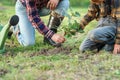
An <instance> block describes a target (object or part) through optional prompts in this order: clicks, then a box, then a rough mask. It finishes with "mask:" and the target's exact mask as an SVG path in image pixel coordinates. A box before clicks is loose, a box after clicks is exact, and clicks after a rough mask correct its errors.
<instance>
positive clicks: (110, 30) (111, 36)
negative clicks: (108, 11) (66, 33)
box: [79, 18, 116, 52]
mask: <svg viewBox="0 0 120 80" xmlns="http://www.w3.org/2000/svg"><path fill="white" fill-rule="evenodd" d="M115 35H116V23H115V22H114V21H112V20H111V19H109V18H102V19H101V20H100V21H99V24H98V26H97V28H95V29H93V30H91V31H90V32H89V33H88V35H87V37H86V38H85V40H84V41H83V42H82V43H81V45H80V48H79V49H80V51H81V52H84V51H86V50H95V49H97V48H98V47H99V46H100V45H103V44H105V45H106V44H108V45H113V44H114V42H115Z"/></svg>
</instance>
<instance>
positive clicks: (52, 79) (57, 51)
mask: <svg viewBox="0 0 120 80" xmlns="http://www.w3.org/2000/svg"><path fill="white" fill-rule="evenodd" d="M7 1H9V0H2V1H1V0H0V23H1V24H3V25H5V24H6V23H7V21H8V20H9V18H10V16H12V15H14V13H15V11H14V6H11V4H13V3H8V2H7ZM71 1H72V0H71ZM76 1H80V0H76ZM72 10H74V11H73V12H76V11H77V12H79V13H80V15H81V16H80V17H79V18H78V17H72V21H73V23H74V20H77V21H78V22H79V19H80V18H82V16H83V15H84V14H85V13H86V11H87V8H83V7H82V8H81V7H79V8H78V7H75V8H74V7H72ZM69 14H71V12H70V10H69ZM47 18H48V16H47V17H44V18H42V19H43V21H47ZM72 21H71V22H72ZM45 23H47V22H45ZM95 25H96V23H95V21H93V22H92V23H90V24H89V25H88V26H87V27H86V29H85V32H84V33H77V34H76V35H72V36H71V37H67V36H66V42H65V43H64V44H63V46H62V47H61V48H54V47H52V46H49V45H44V44H43V42H42V41H43V36H42V35H40V34H39V33H38V32H36V44H35V45H34V46H29V47H22V46H20V45H19V43H18V42H17V40H16V38H15V36H12V39H10V40H7V41H6V45H5V47H6V52H5V53H4V54H0V80H119V79H120V64H119V63H120V60H119V55H113V54H110V53H108V52H105V51H104V50H103V51H100V52H99V53H95V52H90V51H88V52H86V53H84V54H82V53H80V52H79V49H78V48H79V45H80V43H81V42H82V40H83V39H84V37H85V36H86V34H87V32H88V31H89V30H91V29H93V28H94V27H92V26H95ZM64 27H68V18H65V20H64V21H63V24H62V25H61V28H60V29H59V33H61V34H63V33H64V31H62V30H63V29H64Z"/></svg>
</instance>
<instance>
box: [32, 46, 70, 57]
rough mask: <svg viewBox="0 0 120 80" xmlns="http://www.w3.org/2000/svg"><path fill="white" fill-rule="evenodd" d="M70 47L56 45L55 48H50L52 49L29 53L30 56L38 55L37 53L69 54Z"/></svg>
mask: <svg viewBox="0 0 120 80" xmlns="http://www.w3.org/2000/svg"><path fill="white" fill-rule="evenodd" d="M71 50H72V48H71V47H58V48H57V47H56V48H52V49H42V50H40V51H38V52H34V53H32V54H31V55H30V57H32V56H38V55H41V54H43V55H51V54H58V53H63V54H70V53H71Z"/></svg>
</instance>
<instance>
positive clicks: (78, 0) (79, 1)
mask: <svg viewBox="0 0 120 80" xmlns="http://www.w3.org/2000/svg"><path fill="white" fill-rule="evenodd" d="M88 4H89V0H70V5H71V6H74V7H77V6H80V7H81V6H83V7H85V6H87V5H88Z"/></svg>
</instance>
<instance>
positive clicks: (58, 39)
mask: <svg viewBox="0 0 120 80" xmlns="http://www.w3.org/2000/svg"><path fill="white" fill-rule="evenodd" d="M51 39H52V40H53V41H55V42H56V43H64V42H65V38H64V36H62V35H60V34H54V35H53V36H52V38H51Z"/></svg>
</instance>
